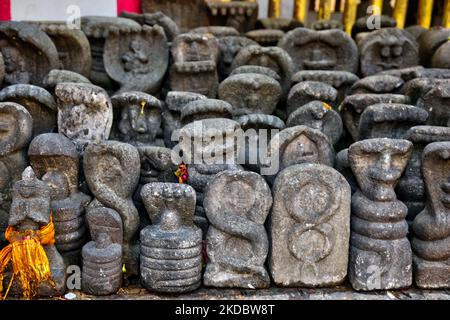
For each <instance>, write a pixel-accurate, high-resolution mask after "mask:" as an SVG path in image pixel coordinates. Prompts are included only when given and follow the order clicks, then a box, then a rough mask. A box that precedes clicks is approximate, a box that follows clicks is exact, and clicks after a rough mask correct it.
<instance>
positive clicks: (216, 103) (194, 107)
mask: <svg viewBox="0 0 450 320" xmlns="http://www.w3.org/2000/svg"><path fill="white" fill-rule="evenodd" d="M232 113H233V107H232V106H231V104H229V103H228V102H226V101H223V100H217V99H198V100H194V101H191V102H189V103H188V104H186V105H185V106H184V108H183V111H181V115H180V121H181V124H182V125H186V124H188V123H191V122H194V121H198V120H204V119H215V118H225V119H230V118H231V117H232Z"/></svg>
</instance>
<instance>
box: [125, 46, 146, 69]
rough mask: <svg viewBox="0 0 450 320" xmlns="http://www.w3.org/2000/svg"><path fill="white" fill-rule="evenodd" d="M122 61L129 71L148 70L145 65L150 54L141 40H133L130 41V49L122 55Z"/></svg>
mask: <svg viewBox="0 0 450 320" xmlns="http://www.w3.org/2000/svg"><path fill="white" fill-rule="evenodd" d="M122 62H123V65H124V68H125V70H126V71H127V72H133V73H135V74H138V73H143V72H145V71H146V70H145V68H144V66H145V65H146V64H147V62H148V56H147V55H146V54H145V52H144V51H143V49H142V46H141V44H140V43H139V41H137V40H132V41H131V42H130V49H129V51H127V52H126V53H124V55H123V56H122Z"/></svg>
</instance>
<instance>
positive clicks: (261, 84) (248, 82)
mask: <svg viewBox="0 0 450 320" xmlns="http://www.w3.org/2000/svg"><path fill="white" fill-rule="evenodd" d="M281 94H282V89H281V86H280V84H279V83H278V81H276V80H275V79H273V78H271V77H269V76H266V75H262V74H256V73H241V74H236V75H232V76H230V77H228V78H227V79H225V80H224V81H223V82H222V83H221V84H220V86H219V98H220V99H221V100H224V101H227V102H229V103H230V104H231V105H232V106H233V115H234V116H240V115H245V114H253V113H263V114H272V112H274V110H275V108H276V106H277V103H278V101H279V99H280V97H281Z"/></svg>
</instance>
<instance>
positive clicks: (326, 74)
mask: <svg viewBox="0 0 450 320" xmlns="http://www.w3.org/2000/svg"><path fill="white" fill-rule="evenodd" d="M358 80H359V78H358V77H357V76H356V75H355V74H353V73H351V72H348V71H334V70H302V71H298V72H297V73H295V74H294V75H293V76H292V82H293V83H299V82H303V81H317V82H323V83H326V84H329V85H330V86H332V87H333V88H335V89H336V90H337V91H338V96H337V98H336V103H338V104H339V103H341V102H342V100H344V98H345V97H346V96H347V94H348V92H349V90H350V87H351V86H352V85H353V84H354V83H355V82H356V81H358Z"/></svg>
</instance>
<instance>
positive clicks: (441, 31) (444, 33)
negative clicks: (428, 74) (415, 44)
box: [418, 28, 450, 67]
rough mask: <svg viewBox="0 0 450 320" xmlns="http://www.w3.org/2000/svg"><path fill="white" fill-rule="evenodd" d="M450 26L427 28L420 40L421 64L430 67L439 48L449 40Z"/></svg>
mask: <svg viewBox="0 0 450 320" xmlns="http://www.w3.org/2000/svg"><path fill="white" fill-rule="evenodd" d="M449 37H450V28H431V29H429V30H427V31H426V32H425V33H424V34H423V36H421V37H420V38H419V39H418V41H419V54H420V64H421V65H423V66H425V67H429V66H430V65H431V61H432V60H433V58H434V55H435V54H437V51H438V50H439V48H440V47H441V46H442V45H443V44H445V43H446V42H448V38H449Z"/></svg>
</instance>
